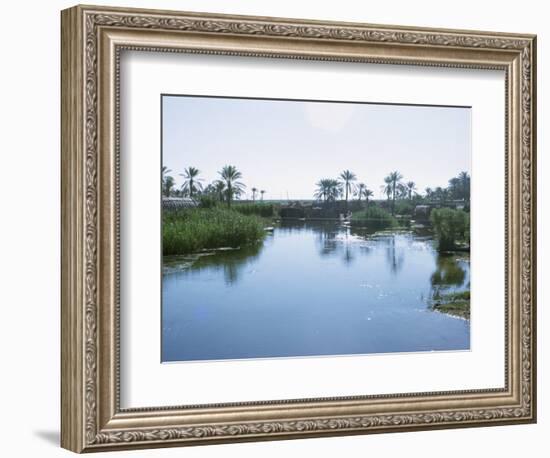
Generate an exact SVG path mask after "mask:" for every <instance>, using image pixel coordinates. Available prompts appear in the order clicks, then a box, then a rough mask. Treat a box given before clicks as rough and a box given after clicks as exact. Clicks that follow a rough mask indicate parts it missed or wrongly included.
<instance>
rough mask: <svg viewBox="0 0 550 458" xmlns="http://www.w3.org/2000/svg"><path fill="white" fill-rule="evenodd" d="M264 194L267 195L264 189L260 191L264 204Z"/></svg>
mask: <svg viewBox="0 0 550 458" xmlns="http://www.w3.org/2000/svg"><path fill="white" fill-rule="evenodd" d="M264 194H265V189H262V190H261V191H260V195H261V196H262V197H261V199H262V202H263V201H264Z"/></svg>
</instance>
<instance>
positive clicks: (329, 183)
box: [314, 178, 342, 202]
mask: <svg viewBox="0 0 550 458" xmlns="http://www.w3.org/2000/svg"><path fill="white" fill-rule="evenodd" d="M316 186H317V190H316V191H315V194H314V196H315V198H317V199H319V200H322V201H323V202H330V201H334V200H336V199H337V198H338V197H339V196H340V195H341V193H342V184H341V183H340V182H339V181H338V180H334V179H332V178H323V179H322V180H319V181H318V182H317V183H316Z"/></svg>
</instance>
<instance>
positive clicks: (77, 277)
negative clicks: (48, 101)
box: [61, 6, 536, 452]
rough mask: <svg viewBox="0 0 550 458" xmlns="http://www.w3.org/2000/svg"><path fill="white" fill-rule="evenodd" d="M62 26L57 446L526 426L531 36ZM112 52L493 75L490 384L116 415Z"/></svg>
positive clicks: (125, 23)
mask: <svg viewBox="0 0 550 458" xmlns="http://www.w3.org/2000/svg"><path fill="white" fill-rule="evenodd" d="M61 18H62V25H61V34H62V72H61V73H62V101H61V102H62V103H61V107H62V108H61V110H62V148H61V149H62V171H61V172H62V189H61V194H62V315H61V316H62V326H61V340H62V348H61V361H62V387H61V388H62V401H61V408H62V409H61V410H62V416H61V417H62V420H61V445H62V446H63V447H65V448H67V449H70V450H73V451H75V452H83V451H86V452H90V451H101V450H119V449H129V448H144V447H158V446H174V445H191V444H207V443H220V442H234V441H250V440H272V439H291V438H300V437H314V436H327V435H340V434H364V433H378V432H390V431H410V430H421V429H429V428H450V427H467V426H485V425H502V424H509V423H530V422H534V421H535V418H536V367H535V366H536V365H535V363H536V354H535V351H536V334H535V332H536V325H535V304H536V302H535V299H536V296H535V295H536V283H535V281H536V264H535V262H536V234H535V229H536V200H535V198H536V182H535V177H536V163H535V136H536V125H535V113H536V107H535V100H536V93H535V83H536V82H535V75H536V68H535V62H536V37H535V36H534V35H520V34H503V33H492V32H472V31H460V30H438V29H421V28H414V27H395V26H380V25H367V24H354V23H332V22H320V21H305V20H294V19H277V18H263V17H249V16H227V15H212V14H202V13H182V12H171V11H155V10H139V9H122V8H109V7H94V6H76V7H73V8H70V9H67V10H64V11H63V12H62V17H61ZM123 49H134V50H143V51H158V52H189V53H208V54H229V55H247V56H258V57H279V58H290V59H313V60H328V61H346V62H374V63H391V64H412V65H423V66H448V67H461V68H477V69H501V70H504V71H505V73H506V93H505V94H504V96H505V98H506V119H505V120H504V121H505V123H506V139H505V145H506V183H507V185H506V189H505V200H506V225H505V227H506V246H505V247H504V248H505V251H506V274H505V275H506V304H505V305H506V331H505V335H506V342H505V347H506V364H505V378H506V386H505V388H504V389H492V390H470V391H460V392H444V393H443V392H441V393H413V394H395V395H387V396H355V397H341V398H323V399H301V400H288V401H287V400H285V401H265V402H261V401H258V402H253V403H234V404H223V405H206V406H183V407H177V406H174V407H163V408H155V409H128V410H121V409H120V406H119V400H118V399H119V391H118V390H119V385H118V359H119V355H118V206H119V204H118V179H117V177H118V86H119V79H118V68H119V64H118V63H119V56H120V52H121V50H123Z"/></svg>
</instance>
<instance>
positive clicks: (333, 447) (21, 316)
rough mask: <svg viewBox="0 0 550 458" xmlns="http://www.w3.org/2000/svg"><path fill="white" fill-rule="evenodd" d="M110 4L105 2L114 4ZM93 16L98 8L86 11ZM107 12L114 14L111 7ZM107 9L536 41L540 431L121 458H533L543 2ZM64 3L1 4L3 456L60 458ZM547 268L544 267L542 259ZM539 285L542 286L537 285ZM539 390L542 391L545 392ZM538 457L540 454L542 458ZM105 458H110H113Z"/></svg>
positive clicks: (542, 377) (352, 1)
mask: <svg viewBox="0 0 550 458" xmlns="http://www.w3.org/2000/svg"><path fill="white" fill-rule="evenodd" d="M113 2H115V0H113ZM95 3H97V4H109V3H111V2H104V1H101V0H96V1H95ZM111 4H113V3H111ZM116 4H117V5H118V6H135V7H149V8H153V7H154V8H166V9H176V10H189V11H209V12H224V13H235V14H255V15H265V16H280V17H296V18H311V19H329V20H343V21H356V22H370V23H381V24H403V25H415V26H432V27H448V28H467V29H481V30H495V31H506V32H530V33H536V34H538V55H539V63H538V81H539V92H538V104H539V109H538V126H539V144H538V145H539V148H538V150H539V163H538V166H539V168H538V170H539V172H538V175H539V205H538V211H539V243H538V247H539V269H538V277H539V296H538V304H539V339H538V340H539V403H538V405H539V423H538V424H537V425H523V426H508V427H492V428H476V429H464V430H447V431H429V432H417V433H405V434H385V435H373V436H354V437H344V438H326V439H308V440H301V441H283V442H271V443H249V444H232V445H218V446H211V447H194V448H187V449H165V450H156V451H147V450H144V451H136V452H120V454H121V455H125V456H126V455H127V456H135V457H138V456H140V457H141V456H143V457H148V456H159V457H162V456H165V457H170V456H182V455H183V456H188V457H201V458H202V457H210V458H212V457H219V456H233V455H234V456H241V457H256V456H260V455H261V456H265V457H270V456H273V457H275V456H277V457H278V456H308V455H313V454H319V455H321V456H333V455H338V456H350V457H352V456H367V455H370V456H380V455H384V456H401V455H403V454H406V456H407V457H411V458H412V457H420V456H422V457H432V456H440V455H443V454H444V455H445V456H447V457H449V458H451V457H463V456H472V457H473V456H480V455H481V454H482V453H489V454H490V455H491V456H499V457H503V458H504V457H517V456H520V455H522V456H530V457H538V456H544V455H545V452H544V451H543V450H544V448H547V446H548V436H547V434H548V433H550V419H549V418H550V417H549V410H550V401H549V399H550V398H549V397H548V396H547V394H546V393H547V392H546V389H548V382H547V380H548V379H547V378H546V375H547V373H548V352H547V351H545V349H544V347H545V346H548V342H549V339H548V338H547V337H546V336H545V333H546V332H550V314H549V313H547V312H546V310H545V299H546V297H545V291H544V287H545V282H544V279H545V276H547V275H548V268H547V266H548V257H547V256H550V250H548V246H546V247H545V239H544V236H543V232H544V229H546V230H548V229H547V228H548V223H549V220H548V219H549V214H550V213H549V211H548V207H547V210H546V212H545V211H544V208H543V207H544V202H545V201H546V200H547V198H548V197H550V196H548V195H547V194H548V189H549V187H548V186H545V184H544V183H543V176H544V173H545V171H547V173H550V164H549V160H548V157H547V156H546V157H545V154H544V151H545V150H546V148H547V140H546V138H545V129H544V126H545V125H548V119H547V118H548V113H549V112H550V93H549V92H548V91H547V90H546V87H545V84H544V83H545V80H548V78H549V73H550V70H549V67H548V53H547V52H545V44H546V40H549V41H550V31H549V29H548V18H549V17H550V14H549V12H548V11H546V10H545V2H537V1H535V0H523V1H521V2H519V1H513V2H512V1H508V0H491V1H485V2H480V1H475V0H462V1H461V2H452V3H451V2H442V1H427V0H417V1H412V2H411V1H407V0H399V1H398V0H394V1H386V2H359V1H357V0H339V1H338V2H335V1H326V0H318V1H316V2H306V1H302V2H299V1H297V0H277V1H274V0H269V1H263V2H258V1H253V0H232V1H223V0H202V1H199V0H179V1H167V0H164V1H155V2H153V1H152V0H148V1H142V0H131V1H124V0H117V1H116ZM69 6H72V3H71V2H66V1H60V0H50V1H48V2H39V1H29V2H17V3H16V2H9V3H5V4H4V5H3V8H2V25H1V26H0V34H1V40H0V47H1V48H0V49H1V54H0V56H1V58H2V70H1V72H0V81H1V84H0V115H1V119H0V121H1V123H0V125H1V126H2V130H1V134H0V202H1V207H0V208H1V210H2V219H1V222H0V279H1V281H0V305H1V310H2V314H1V315H0V351H1V353H0V354H1V362H0V364H1V366H0V367H1V369H0V430H1V431H2V432H3V434H2V444H1V445H0V450H2V452H1V454H2V455H3V456H9V457H15V456H40V457H51V456H69V452H67V451H65V450H62V449H60V448H59V447H58V445H57V442H58V440H59V426H58V425H59V217H60V215H59V167H60V165H59V95H60V94H59V48H60V44H59V29H60V26H59V10H61V9H63V8H66V7H69ZM545 256H546V259H545ZM545 273H546V275H545ZM544 385H546V387H545V386H544ZM546 453H547V452H546ZM113 456H114V455H113Z"/></svg>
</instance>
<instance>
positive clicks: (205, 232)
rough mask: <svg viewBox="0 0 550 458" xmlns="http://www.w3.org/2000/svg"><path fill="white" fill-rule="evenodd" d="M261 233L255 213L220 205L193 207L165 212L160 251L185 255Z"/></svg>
mask: <svg viewBox="0 0 550 458" xmlns="http://www.w3.org/2000/svg"><path fill="white" fill-rule="evenodd" d="M264 234H265V231H264V228H263V224H262V221H261V219H260V218H258V217H257V216H248V215H242V214H240V213H238V212H236V211H233V210H228V209H223V208H219V207H218V208H212V209H204V208H196V209H186V210H179V211H175V212H165V213H164V215H163V225H162V253H163V254H164V255H174V254H187V253H193V252H197V251H200V250H204V249H213V248H222V247H232V248H237V247H240V246H242V245H246V244H251V243H255V242H257V241H259V240H261V239H262V238H263V236H264Z"/></svg>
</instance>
